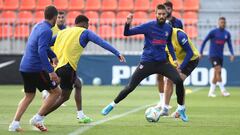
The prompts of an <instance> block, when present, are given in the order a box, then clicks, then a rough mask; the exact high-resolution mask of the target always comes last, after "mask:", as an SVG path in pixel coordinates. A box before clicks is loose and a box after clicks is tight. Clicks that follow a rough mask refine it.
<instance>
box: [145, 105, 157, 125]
mask: <svg viewBox="0 0 240 135" xmlns="http://www.w3.org/2000/svg"><path fill="white" fill-rule="evenodd" d="M145 118H146V120H147V121H148V122H157V121H158V120H159V118H160V110H159V109H157V108H154V107H149V108H148V109H147V110H146V111H145Z"/></svg>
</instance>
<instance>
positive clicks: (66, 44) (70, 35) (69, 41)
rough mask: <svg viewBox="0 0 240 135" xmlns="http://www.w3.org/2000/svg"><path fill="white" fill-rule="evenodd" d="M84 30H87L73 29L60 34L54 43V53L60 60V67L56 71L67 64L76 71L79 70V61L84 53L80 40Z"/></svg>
mask: <svg viewBox="0 0 240 135" xmlns="http://www.w3.org/2000/svg"><path fill="white" fill-rule="evenodd" d="M84 30H86V29H85V28H82V27H72V28H66V29H64V30H61V31H59V32H58V35H57V38H56V41H55V43H54V53H55V54H56V55H57V58H58V65H57V67H56V68H55V70H57V69H58V68H60V67H62V66H64V65H66V64H67V63H69V64H70V65H71V67H72V68H73V69H74V70H75V71H76V70H77V64H78V61H79V59H80V56H81V54H82V52H83V47H82V46H81V45H80V43H79V38H80V36H81V34H82V32H83V31H84Z"/></svg>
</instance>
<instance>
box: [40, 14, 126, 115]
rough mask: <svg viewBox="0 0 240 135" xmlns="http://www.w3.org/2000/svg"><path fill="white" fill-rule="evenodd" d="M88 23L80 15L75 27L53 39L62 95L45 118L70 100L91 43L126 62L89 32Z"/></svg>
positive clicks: (108, 45)
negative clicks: (80, 61) (79, 63)
mask: <svg viewBox="0 0 240 135" xmlns="http://www.w3.org/2000/svg"><path fill="white" fill-rule="evenodd" d="M88 21H89V19H88V18H87V17H86V16H84V15H79V16H77V17H76V19H75V27H72V28H66V29H64V30H62V31H59V32H58V34H57V36H55V37H54V38H53V41H52V42H53V43H54V52H55V53H56V55H57V58H58V59H59V63H58V65H57V67H56V68H55V69H56V73H57V74H58V76H59V77H60V87H61V89H62V94H61V96H60V97H59V98H58V99H57V100H56V102H55V103H54V104H53V107H52V108H51V110H50V111H49V112H47V113H45V116H46V115H48V114H49V113H50V112H51V111H54V110H55V109H57V108H58V107H59V106H60V105H61V104H62V103H64V102H65V101H67V100H68V99H69V97H70V95H71V91H72V89H73V88H72V86H73V84H74V81H75V80H76V70H77V64H78V61H79V59H80V57H81V55H82V52H83V50H84V48H85V47H86V46H87V44H88V42H89V41H91V42H93V43H95V44H97V45H99V46H101V47H102V48H104V49H106V50H108V51H110V52H112V53H113V54H115V55H116V56H117V57H118V59H119V60H120V62H125V58H124V56H123V55H121V54H120V53H119V52H118V51H117V50H116V49H115V48H113V47H112V46H111V45H110V44H109V43H108V42H106V41H105V40H103V39H101V38H100V37H99V36H97V35H96V34H95V33H93V32H92V31H90V30H88V26H89V23H88Z"/></svg>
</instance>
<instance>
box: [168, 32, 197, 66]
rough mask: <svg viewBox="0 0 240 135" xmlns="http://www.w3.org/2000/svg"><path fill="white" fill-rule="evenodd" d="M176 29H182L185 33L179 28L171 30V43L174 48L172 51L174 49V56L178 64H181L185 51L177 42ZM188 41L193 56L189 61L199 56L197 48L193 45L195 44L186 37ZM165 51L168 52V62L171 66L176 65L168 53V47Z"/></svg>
mask: <svg viewBox="0 0 240 135" xmlns="http://www.w3.org/2000/svg"><path fill="white" fill-rule="evenodd" d="M178 31H182V32H183V33H185V32H184V31H183V30H181V29H179V28H173V31H172V44H173V48H174V51H175V54H176V58H177V61H178V64H182V62H183V60H184V58H185V57H186V54H187V53H186V52H185V50H184V49H183V48H182V46H181V45H180V44H179V42H178V39H177V32H178ZM188 43H189V44H190V47H191V49H192V51H193V56H192V58H191V61H192V60H195V59H197V58H198V57H199V52H198V50H197V48H196V47H195V45H194V44H193V43H192V41H191V39H190V38H188ZM166 51H167V53H168V56H169V61H170V63H171V64H172V65H173V66H175V67H176V65H175V64H174V62H173V59H172V56H171V55H170V53H169V51H168V48H166Z"/></svg>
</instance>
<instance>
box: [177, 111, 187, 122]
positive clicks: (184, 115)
mask: <svg viewBox="0 0 240 135" xmlns="http://www.w3.org/2000/svg"><path fill="white" fill-rule="evenodd" d="M177 112H178V114H179V117H180V118H181V119H182V121H184V122H188V117H187V115H186V113H185V109H182V110H177Z"/></svg>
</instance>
